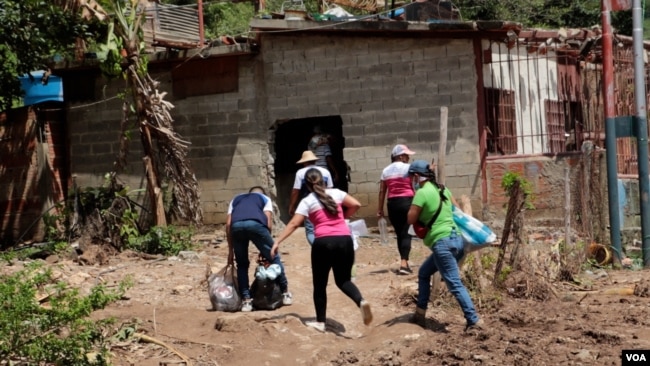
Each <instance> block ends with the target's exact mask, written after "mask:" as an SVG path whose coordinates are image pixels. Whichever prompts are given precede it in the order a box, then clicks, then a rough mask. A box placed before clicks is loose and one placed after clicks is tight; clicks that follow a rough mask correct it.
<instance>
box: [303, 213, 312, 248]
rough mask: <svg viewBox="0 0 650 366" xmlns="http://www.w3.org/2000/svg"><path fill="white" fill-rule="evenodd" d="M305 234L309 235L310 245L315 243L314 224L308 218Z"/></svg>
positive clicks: (306, 219)
mask: <svg viewBox="0 0 650 366" xmlns="http://www.w3.org/2000/svg"><path fill="white" fill-rule="evenodd" d="M304 225H305V236H307V241H308V242H309V245H313V244H314V224H313V223H312V222H311V221H309V219H308V218H305V224H304Z"/></svg>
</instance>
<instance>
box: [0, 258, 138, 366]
mask: <svg viewBox="0 0 650 366" xmlns="http://www.w3.org/2000/svg"><path fill="white" fill-rule="evenodd" d="M127 287H128V285H127V284H126V283H122V284H121V285H120V286H119V289H117V290H111V291H108V290H107V289H106V288H105V287H103V286H95V287H93V288H92V289H91V292H90V293H89V294H88V295H86V296H82V295H80V294H79V291H78V290H77V289H74V288H71V287H69V286H68V285H67V284H65V283H62V282H59V283H56V282H55V281H54V279H53V278H52V273H51V271H50V270H49V269H44V268H43V267H42V265H40V264H39V263H38V262H32V263H30V264H28V265H27V266H26V268H25V269H24V270H21V271H18V272H16V273H14V274H11V275H0V363H2V364H4V363H5V362H7V361H12V360H20V361H21V364H43V363H47V364H55V365H88V364H89V363H90V361H89V360H88V359H87V354H89V353H91V352H94V353H95V354H96V355H97V356H96V357H95V358H94V360H93V364H95V365H106V364H107V361H106V359H107V356H108V347H107V346H106V341H107V340H106V339H105V338H104V333H105V331H106V330H107V327H108V325H109V324H111V323H112V320H111V319H104V320H97V321H95V320H90V319H88V316H89V315H90V314H91V313H92V312H93V311H95V310H98V309H102V308H104V307H106V306H107V305H108V304H110V303H111V302H114V301H116V300H117V299H119V298H120V297H121V296H122V295H123V294H124V292H125V291H126V289H127ZM39 296H41V297H45V300H46V301H47V302H45V303H43V304H41V302H40V301H39V299H38V297H39ZM10 364H11V363H10Z"/></svg>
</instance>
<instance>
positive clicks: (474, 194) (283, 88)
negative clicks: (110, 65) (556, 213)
mask: <svg viewBox="0 0 650 366" xmlns="http://www.w3.org/2000/svg"><path fill="white" fill-rule="evenodd" d="M261 45H262V47H261V53H260V54H259V55H257V56H242V57H240V58H239V60H238V62H239V69H238V70H239V84H238V88H237V90H236V91H234V92H229V93H222V94H212V95H203V96H196V97H188V98H185V99H177V98H175V96H174V95H172V94H171V90H172V85H171V84H172V77H171V72H170V71H171V70H172V69H173V68H174V67H193V68H201V67H202V65H204V63H203V61H204V60H201V59H200V58H196V59H193V60H190V61H187V62H182V63H177V64H174V65H171V66H155V64H154V63H152V67H151V69H152V70H153V72H152V73H153V77H154V78H155V79H156V80H158V81H160V82H161V86H160V89H161V90H162V91H168V92H170V94H168V96H167V98H166V99H167V100H169V101H171V102H172V103H173V104H174V105H175V106H176V107H175V109H174V110H173V117H174V119H175V123H176V129H177V131H178V132H179V133H180V134H181V135H182V136H183V138H184V139H186V140H188V141H190V142H191V143H192V146H191V149H190V158H191V161H192V166H193V168H194V170H195V173H196V176H197V178H198V180H199V184H200V187H201V200H202V202H203V203H202V207H203V210H204V220H205V223H209V224H215V223H223V222H225V218H226V210H227V205H228V203H229V201H230V200H231V199H232V197H233V196H234V195H235V194H237V193H241V192H244V191H246V190H247V189H248V188H249V187H251V186H253V185H263V186H266V187H269V188H270V189H271V192H272V195H277V192H273V191H274V189H275V186H274V178H275V177H274V172H273V162H274V161H273V159H274V155H273V151H272V148H271V146H272V142H273V131H272V130H269V128H271V127H272V126H274V125H276V124H277V123H281V122H282V121H283V120H287V119H295V118H307V117H317V116H328V115H340V116H341V118H342V120H343V134H344V137H345V141H346V147H345V149H344V155H345V156H344V157H345V160H346V161H347V162H348V163H349V164H350V166H351V168H352V183H351V185H350V188H349V192H350V193H351V194H353V195H354V196H355V197H357V198H358V199H359V200H360V201H361V202H362V204H363V208H362V209H361V210H360V211H359V213H358V214H357V216H358V217H364V218H367V219H368V220H369V221H370V223H372V222H373V220H374V219H375V214H376V210H377V195H378V188H379V184H378V183H379V176H380V174H381V170H382V169H383V168H384V167H385V166H386V165H388V163H389V160H390V158H389V157H390V150H391V148H392V147H393V145H395V144H396V143H406V144H408V145H409V147H411V148H412V149H413V150H415V151H416V152H417V153H418V154H417V155H415V156H414V158H417V159H425V160H427V161H430V160H431V159H432V158H433V157H437V151H438V140H439V129H440V107H442V106H446V107H448V108H449V122H448V125H449V127H448V141H447V182H446V183H447V185H448V186H449V187H451V188H452V190H453V192H454V194H456V195H460V194H467V195H469V196H470V197H471V198H472V200H473V201H474V202H479V204H480V200H481V197H480V186H481V180H480V173H479V150H478V128H477V123H476V115H477V111H476V104H477V103H476V100H477V95H476V72H475V70H474V54H473V43H472V41H471V40H440V39H407V38H400V39H391V38H385V37H361V36H359V37H355V36H346V37H340V36H335V35H332V36H328V35H303V36H295V35H292V36H283V35H265V36H263V37H262V39H261ZM205 72H206V75H209V73H210V70H209V69H206V70H205ZM123 89H124V83H123V81H121V80H117V81H110V82H107V81H105V80H100V81H99V82H97V83H96V86H95V90H94V93H95V99H97V100H100V99H103V98H110V97H112V96H115V95H116V93H118V92H120V91H123ZM71 107H72V108H71V109H70V110H69V115H68V121H69V133H70V143H71V149H70V155H71V156H70V157H71V159H70V164H71V173H72V174H76V175H77V176H78V182H79V184H80V185H82V186H86V185H97V184H101V183H102V182H103V175H104V174H105V173H106V172H108V171H110V170H112V166H113V161H114V160H115V156H116V154H117V152H118V147H119V145H118V141H119V138H120V136H119V130H120V120H121V110H122V103H121V101H120V100H119V99H111V100H108V101H107V102H105V103H96V104H88V103H82V102H78V103H74V104H73V105H71ZM131 131H132V136H133V138H132V139H131V142H130V147H131V152H130V157H131V159H130V163H129V167H128V171H127V172H125V173H123V174H122V175H120V177H121V179H123V180H124V181H125V182H126V183H127V184H128V186H129V187H130V188H131V189H135V188H139V187H144V183H145V182H144V178H143V173H142V163H141V161H140V158H141V148H140V140H139V137H138V134H137V129H135V127H134V126H131ZM287 194H288V192H287Z"/></svg>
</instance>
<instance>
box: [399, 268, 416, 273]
mask: <svg viewBox="0 0 650 366" xmlns="http://www.w3.org/2000/svg"><path fill="white" fill-rule="evenodd" d="M398 273H399V274H401V275H410V274H413V270H412V269H411V267H399V272H398Z"/></svg>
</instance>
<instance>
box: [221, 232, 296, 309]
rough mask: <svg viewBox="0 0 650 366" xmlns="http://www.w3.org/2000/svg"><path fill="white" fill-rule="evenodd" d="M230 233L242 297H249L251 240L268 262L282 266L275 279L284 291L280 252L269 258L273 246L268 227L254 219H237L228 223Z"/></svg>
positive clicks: (284, 281) (285, 287)
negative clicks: (249, 243) (249, 252)
mask: <svg viewBox="0 0 650 366" xmlns="http://www.w3.org/2000/svg"><path fill="white" fill-rule="evenodd" d="M230 235H231V239H232V245H233V251H234V253H235V262H236V263H237V283H238V285H239V293H240V294H241V296H242V298H244V299H248V298H250V297H251V293H250V285H249V282H248V267H249V266H250V261H249V259H248V242H249V241H252V242H253V244H255V246H256V247H257V250H259V251H260V253H262V256H264V258H266V259H267V260H268V261H269V263H271V264H277V265H279V266H280V268H282V273H280V275H279V276H278V278H277V279H276V281H278V283H279V284H280V289H281V290H282V292H286V291H287V289H288V288H289V283H288V281H287V276H286V274H285V273H284V266H283V265H282V261H281V260H280V253H278V254H277V255H276V256H275V258H273V259H271V247H272V246H273V237H271V233H270V232H269V229H268V228H267V227H266V226H265V225H262V224H261V223H259V222H257V221H255V220H244V221H237V222H235V223H233V224H231V225H230Z"/></svg>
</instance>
